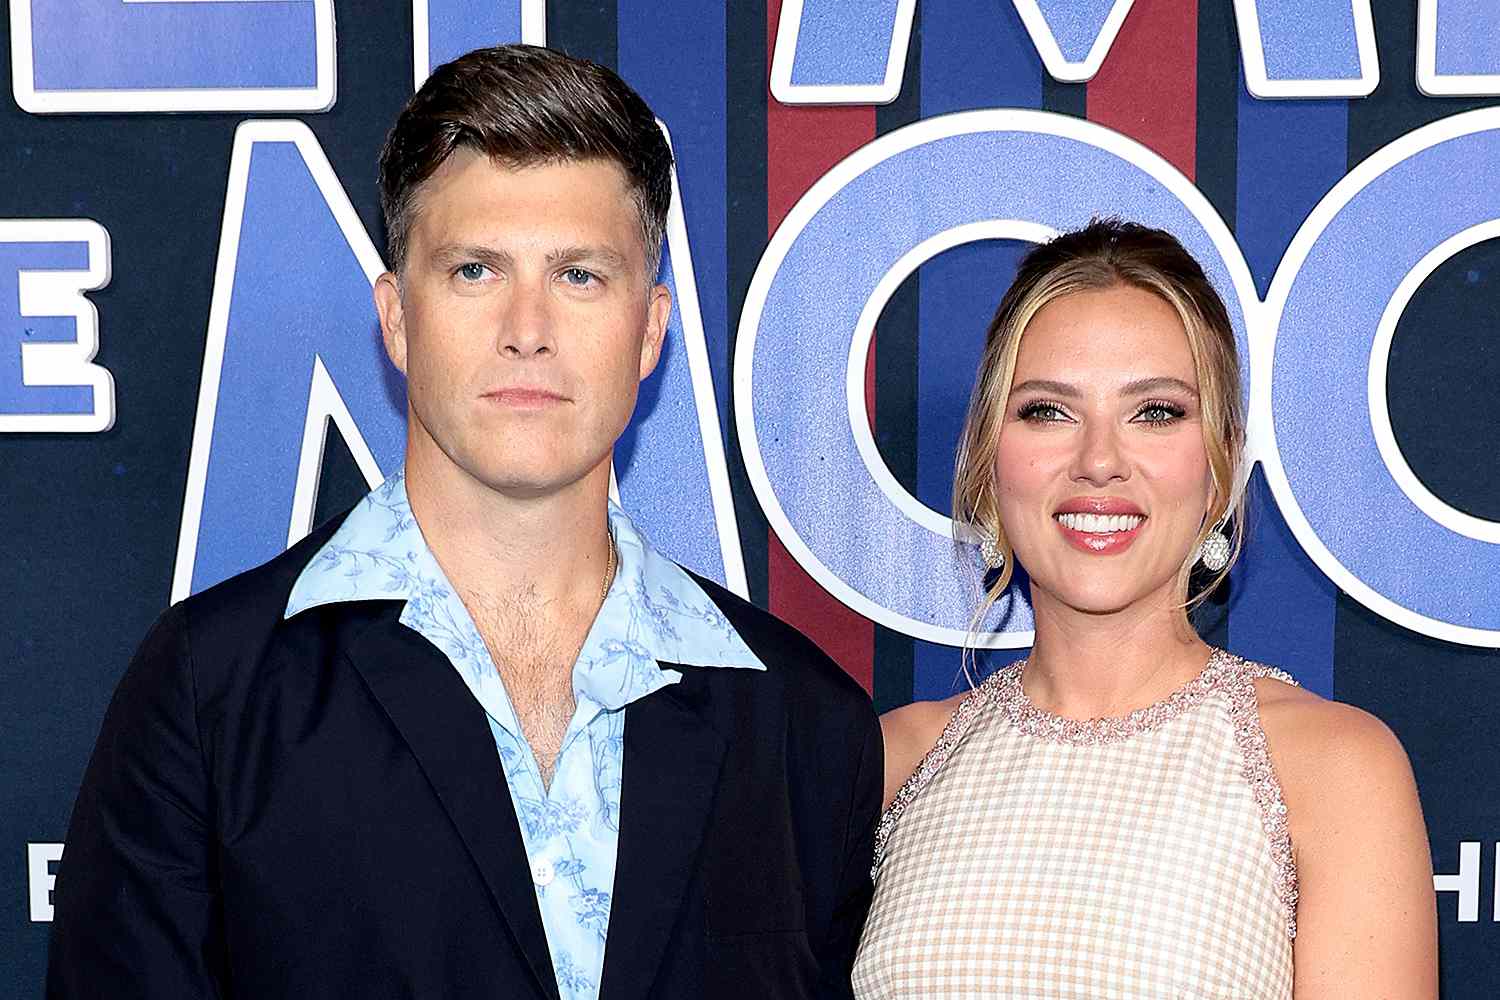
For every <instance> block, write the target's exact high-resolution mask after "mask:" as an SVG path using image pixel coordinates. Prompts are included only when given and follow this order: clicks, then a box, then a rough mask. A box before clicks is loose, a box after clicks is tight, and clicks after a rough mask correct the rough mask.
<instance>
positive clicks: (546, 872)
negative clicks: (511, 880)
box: [531, 858, 557, 889]
mask: <svg viewBox="0 0 1500 1000" xmlns="http://www.w3.org/2000/svg"><path fill="white" fill-rule="evenodd" d="M555 878H557V869H555V868H553V867H552V862H550V861H548V860H547V859H546V858H538V859H537V860H536V861H533V862H532V863H531V880H532V881H533V882H535V883H536V884H537V885H539V886H541V887H542V888H544V889H545V888H546V887H547V886H549V885H551V884H552V880H553V879H555Z"/></svg>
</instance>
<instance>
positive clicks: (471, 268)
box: [458, 261, 489, 281]
mask: <svg viewBox="0 0 1500 1000" xmlns="http://www.w3.org/2000/svg"><path fill="white" fill-rule="evenodd" d="M487 270H489V268H487V267H485V266H484V265H483V264H478V263H475V262H473V261H470V262H469V263H467V264H460V265H459V268H458V276H459V277H460V278H462V279H464V280H465V281H479V280H481V279H483V278H484V273H485V272H486V271H487Z"/></svg>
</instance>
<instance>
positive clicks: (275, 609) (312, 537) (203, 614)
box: [175, 512, 347, 635]
mask: <svg viewBox="0 0 1500 1000" xmlns="http://www.w3.org/2000/svg"><path fill="white" fill-rule="evenodd" d="M346 516H347V512H345V514H341V515H339V516H337V517H334V518H332V519H330V520H329V521H327V522H325V523H324V524H322V525H320V526H318V527H317V528H314V529H313V530H312V532H311V533H309V534H308V535H307V536H306V537H305V538H303V539H302V540H301V541H299V542H297V543H295V544H293V545H292V546H290V547H289V548H287V549H286V551H284V552H282V553H281V554H279V555H277V556H275V557H273V558H271V559H268V560H267V561H266V562H263V563H261V564H260V565H259V566H255V567H253V568H251V569H247V570H245V571H244V572H241V573H237V574H235V575H234V576H231V577H229V578H228V579H226V580H222V581H220V582H219V583H216V584H214V585H213V586H211V587H208V588H206V589H204V590H202V591H199V592H198V593H196V594H193V595H192V596H191V597H187V598H184V599H183V600H182V601H180V602H179V603H178V604H177V605H175V609H176V610H177V612H178V614H179V615H180V616H181V618H182V619H183V620H184V621H185V622H191V627H192V629H193V631H194V632H195V633H202V634H205V635H212V634H215V633H221V632H224V631H226V630H228V631H230V632H238V633H243V632H244V631H245V630H247V629H261V630H264V631H270V630H272V629H274V628H275V627H276V626H277V624H278V623H279V622H280V621H281V620H282V619H283V618H284V617H285V614H286V606H287V600H288V598H289V597H290V595H291V592H292V587H293V586H294V585H295V584H296V582H297V578H298V577H299V576H301V575H302V571H303V570H305V569H306V568H307V565H308V563H310V562H312V560H313V558H314V557H316V556H317V554H318V551H319V550H320V549H321V548H322V547H323V546H324V545H325V544H327V542H328V539H329V538H330V537H332V535H333V534H334V532H335V531H337V530H338V527H339V525H340V524H341V523H342V522H343V520H344V518H345V517H346Z"/></svg>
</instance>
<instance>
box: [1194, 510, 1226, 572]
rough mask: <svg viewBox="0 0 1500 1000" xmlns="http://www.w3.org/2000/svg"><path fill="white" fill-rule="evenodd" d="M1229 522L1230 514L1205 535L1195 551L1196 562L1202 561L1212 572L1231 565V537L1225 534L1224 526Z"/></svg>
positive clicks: (1204, 566)
mask: <svg viewBox="0 0 1500 1000" xmlns="http://www.w3.org/2000/svg"><path fill="white" fill-rule="evenodd" d="M1228 523H1229V516H1228V515H1227V514H1226V515H1225V516H1224V519H1223V520H1221V521H1220V522H1219V523H1218V524H1216V525H1214V528H1213V530H1212V531H1210V532H1209V533H1208V534H1207V535H1205V536H1204V538H1203V541H1201V542H1199V543H1198V551H1197V552H1196V553H1195V558H1194V559H1193V561H1194V562H1201V563H1202V564H1203V568H1204V569H1206V570H1208V571H1209V572H1210V573H1217V572H1219V571H1220V570H1221V569H1223V568H1224V567H1225V566H1228V565H1229V538H1228V536H1227V535H1225V534H1224V526H1225V525H1226V524H1228Z"/></svg>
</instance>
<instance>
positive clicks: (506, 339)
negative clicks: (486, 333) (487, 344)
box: [495, 281, 557, 358]
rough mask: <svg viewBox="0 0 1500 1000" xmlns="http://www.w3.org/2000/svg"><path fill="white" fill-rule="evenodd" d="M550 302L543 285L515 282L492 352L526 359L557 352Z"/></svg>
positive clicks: (501, 317)
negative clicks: (494, 350)
mask: <svg viewBox="0 0 1500 1000" xmlns="http://www.w3.org/2000/svg"><path fill="white" fill-rule="evenodd" d="M552 309H553V302H552V298H551V296H550V295H548V294H547V289H546V288H545V287H544V285H539V284H538V283H536V282H531V281H525V282H522V281H518V282H515V283H514V284H513V285H512V287H511V289H510V294H509V296H508V297H507V301H506V304H505V309H504V311H503V312H502V314H501V316H500V321H499V325H500V328H499V329H498V330H497V331H496V342H495V348H496V350H498V351H499V352H500V353H501V354H503V355H505V356H506V357H512V358H530V357H534V356H536V355H541V354H551V353H554V352H555V351H556V350H557V343H556V340H555V339H554V336H553V334H554V323H553V314H552Z"/></svg>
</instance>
